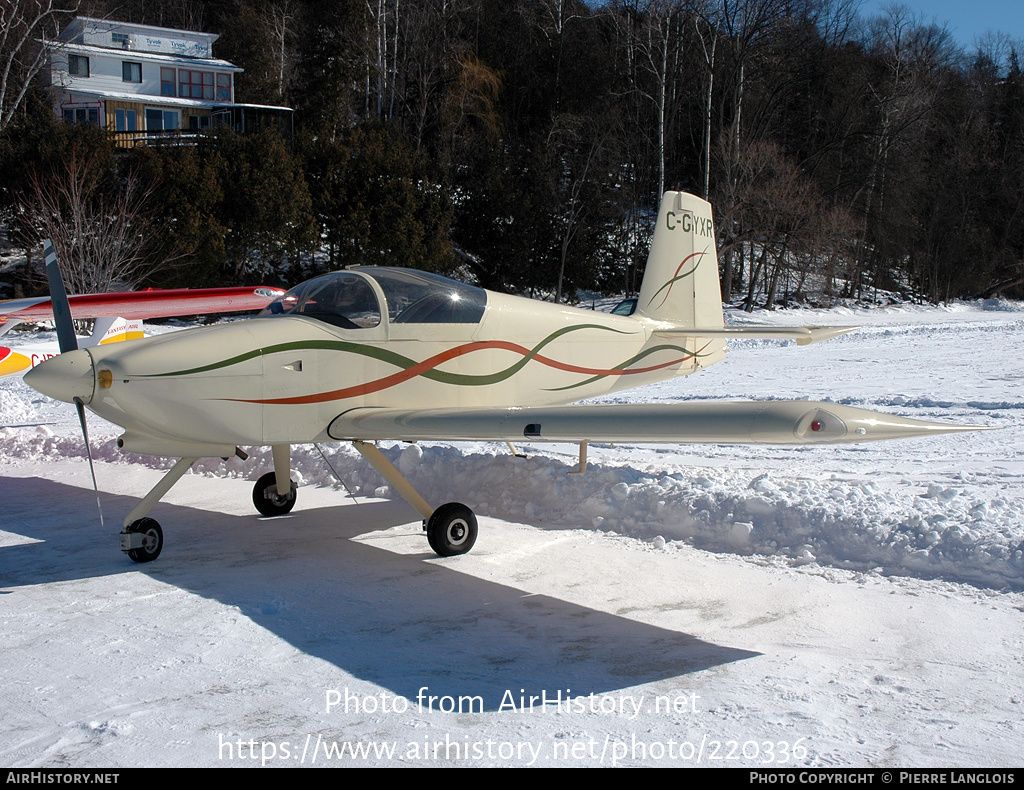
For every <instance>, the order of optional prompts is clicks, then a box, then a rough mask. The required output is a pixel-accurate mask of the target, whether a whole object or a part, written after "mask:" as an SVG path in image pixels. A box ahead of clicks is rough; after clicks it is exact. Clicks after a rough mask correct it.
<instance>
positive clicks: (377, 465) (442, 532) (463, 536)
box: [352, 440, 477, 557]
mask: <svg viewBox="0 0 1024 790" xmlns="http://www.w3.org/2000/svg"><path fill="white" fill-rule="evenodd" d="M352 444H353V445H354V446H355V448H356V449H357V450H358V451H359V452H360V453H361V454H362V456H363V458H365V459H366V460H367V461H369V462H370V465H371V466H372V467H373V468H374V469H376V470H377V471H378V472H380V474H381V477H383V478H384V479H385V480H387V481H388V483H390V484H391V487H392V488H394V489H395V490H396V491H397V492H398V493H399V494H401V496H402V498H403V499H404V500H405V501H406V502H408V503H409V504H410V505H412V506H413V507H414V508H416V510H418V511H419V513H420V515H421V516H423V528H424V529H425V530H426V532H427V542H428V543H429V544H430V548H432V549H433V550H434V552H435V553H436V554H438V555H440V556H442V557H453V556H455V555H456V554H465V553H466V552H467V551H469V550H470V549H471V548H473V544H474V543H476V535H477V523H476V516H475V515H474V514H473V511H472V510H470V509H469V508H468V507H466V506H465V505H463V504H461V503H459V502H449V503H448V504H447V505H441V507H439V508H437V509H436V510H435V509H434V508H432V507H431V506H430V504H429V503H428V502H427V500H425V499H424V498H423V497H422V496H420V494H419V492H418V491H417V490H416V489H415V488H413V487H412V484H411V483H410V482H409V481H408V480H406V479H405V477H403V476H402V473H401V472H399V471H398V470H397V469H396V468H395V466H394V464H392V463H391V462H390V461H389V460H388V459H387V458H385V457H384V454H383V453H382V452H381V451H380V450H378V449H377V448H376V446H374V445H372V444H369V443H367V442H363V441H359V440H356V441H354V442H352Z"/></svg>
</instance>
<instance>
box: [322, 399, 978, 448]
mask: <svg viewBox="0 0 1024 790" xmlns="http://www.w3.org/2000/svg"><path fill="white" fill-rule="evenodd" d="M976 430H986V428H984V427H981V426H974V425H952V424H950V423H940V422H930V421H926V420H915V419H912V418H909V417H900V416H897V415H894V414H884V413H882V412H876V411H869V410H867V409H858V408H854V407H852V406H842V405H840V404H837V403H819V402H815V401H805V400H798V401H765V402H758V401H744V402H722V403H718V402H711V403H699V402H696V403H665V404H659V403H631V404H598V405H591V404H584V405H575V406H552V407H537V408H511V409H468V410H466V409H425V410H420V411H409V410H398V409H370V408H364V409H352V410H350V411H347V412H344V413H343V414H340V415H339V416H338V417H336V418H335V419H334V421H333V422H332V423H331V424H330V426H329V427H328V429H327V433H328V435H329V436H330V437H331V438H332V439H336V440H351V439H363V440H374V439H404V440H410V441H414V440H430V439H436V440H451V441H458V440H463V441H503V442H511V441H524V440H526V441H537V442H582V441H590V442H633V443H636V442H643V443H647V442H651V443H664V444H777V445H804V444H846V443H853V442H869V441H879V440H883V439H905V438H910V437H914V436H930V435H932V434H940V433H954V432H958V431H976Z"/></svg>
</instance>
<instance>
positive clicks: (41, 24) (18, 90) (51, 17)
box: [0, 0, 80, 132]
mask: <svg viewBox="0 0 1024 790" xmlns="http://www.w3.org/2000/svg"><path fill="white" fill-rule="evenodd" d="M79 4H80V0H69V1H68V2H67V3H60V2H58V0H0V132H3V131H4V129H6V128H7V124H9V123H10V122H11V118H13V117H14V113H15V112H17V110H18V107H19V106H20V105H21V102H22V101H23V100H24V98H25V94H26V93H28V89H29V87H30V86H31V84H32V80H34V79H35V76H36V74H38V73H39V70H40V69H41V68H42V67H43V65H44V64H45V63H46V49H45V47H43V46H41V45H40V42H39V39H40V38H43V37H45V36H47V35H50V34H56V32H57V23H58V21H59V20H60V19H61V17H62V16H63V15H66V14H73V13H74V12H75V11H77V10H78V6H79Z"/></svg>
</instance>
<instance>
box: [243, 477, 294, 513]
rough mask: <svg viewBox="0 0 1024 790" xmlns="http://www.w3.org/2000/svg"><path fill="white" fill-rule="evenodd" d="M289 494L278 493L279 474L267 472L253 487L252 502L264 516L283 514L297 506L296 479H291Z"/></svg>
mask: <svg viewBox="0 0 1024 790" xmlns="http://www.w3.org/2000/svg"><path fill="white" fill-rule="evenodd" d="M291 482H292V484H291V488H290V490H289V491H288V495H287V496H278V494H277V476H276V475H275V474H274V473H273V472H267V473H266V474H265V475H263V477H261V478H260V479H259V480H257V481H256V485H255V486H253V489H252V503H253V504H254V505H255V506H256V509H257V510H258V511H259V512H260V513H262V514H263V515H264V516H283V515H284V514H285V513H287V512H289V511H290V510H291V509H292V508H293V507H295V481H294V480H292V481H291Z"/></svg>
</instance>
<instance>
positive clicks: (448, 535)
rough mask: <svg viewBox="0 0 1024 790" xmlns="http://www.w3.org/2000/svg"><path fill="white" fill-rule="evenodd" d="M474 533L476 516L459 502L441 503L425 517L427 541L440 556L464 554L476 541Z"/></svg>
mask: <svg viewBox="0 0 1024 790" xmlns="http://www.w3.org/2000/svg"><path fill="white" fill-rule="evenodd" d="M476 535H477V525H476V516H475V515H473V511H472V510H470V509H469V508H468V507H466V506H465V505H463V504H461V503H460V502H449V503H448V504H447V505H441V507H439V508H438V509H437V510H435V511H434V512H433V513H432V514H431V516H430V518H429V519H427V542H428V543H429V544H430V548H432V549H433V550H434V553H435V554H438V555H439V556H441V557H454V556H456V555H458V554H465V553H466V552H467V551H469V550H470V549H471V548H473V544H474V543H476Z"/></svg>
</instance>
